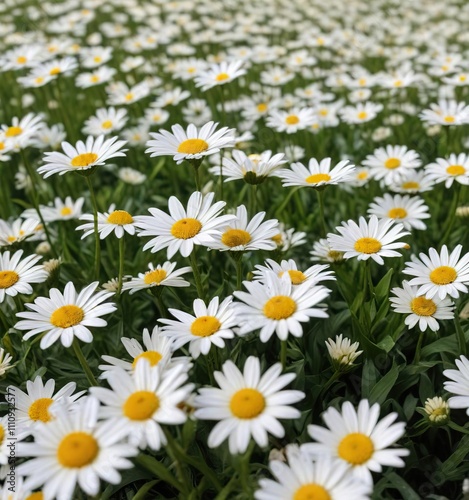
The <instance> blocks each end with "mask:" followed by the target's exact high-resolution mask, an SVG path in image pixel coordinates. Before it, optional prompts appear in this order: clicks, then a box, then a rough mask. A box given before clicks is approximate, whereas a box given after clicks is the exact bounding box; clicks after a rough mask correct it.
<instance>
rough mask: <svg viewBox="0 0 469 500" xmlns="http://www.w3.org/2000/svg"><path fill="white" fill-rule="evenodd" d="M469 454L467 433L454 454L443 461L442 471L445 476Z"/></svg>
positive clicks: (468, 436)
mask: <svg viewBox="0 0 469 500" xmlns="http://www.w3.org/2000/svg"><path fill="white" fill-rule="evenodd" d="M468 454H469V435H468V434H466V435H465V436H463V437H462V438H461V440H460V441H459V445H458V447H457V448H456V450H454V451H453V453H452V455H451V456H450V457H449V458H448V460H446V461H445V462H443V464H442V465H441V468H440V471H441V472H442V474H443V475H444V476H446V475H448V474H449V473H450V472H452V471H453V470H454V469H456V467H457V466H458V465H459V464H460V463H461V462H462V461H463V460H465V459H466V457H467V455H468Z"/></svg>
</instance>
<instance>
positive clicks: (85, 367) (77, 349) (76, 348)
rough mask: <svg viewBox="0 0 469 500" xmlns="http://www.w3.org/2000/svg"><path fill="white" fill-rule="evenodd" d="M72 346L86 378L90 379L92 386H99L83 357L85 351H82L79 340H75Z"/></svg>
mask: <svg viewBox="0 0 469 500" xmlns="http://www.w3.org/2000/svg"><path fill="white" fill-rule="evenodd" d="M72 345H73V351H74V352H75V356H76V357H77V359H78V361H79V362H80V365H81V367H82V368H83V371H84V372H85V375H86V378H87V379H88V382H89V384H90V386H97V385H98V382H96V379H95V378H94V375H93V372H92V371H91V369H90V367H89V365H88V363H87V361H86V359H85V356H84V355H83V351H82V350H81V347H80V344H79V343H78V340H77V339H76V338H74V339H73V343H72Z"/></svg>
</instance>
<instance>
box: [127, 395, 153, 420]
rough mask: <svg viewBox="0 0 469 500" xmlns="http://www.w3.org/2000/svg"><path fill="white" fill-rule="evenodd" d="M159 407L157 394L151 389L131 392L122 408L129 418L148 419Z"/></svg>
mask: <svg viewBox="0 0 469 500" xmlns="http://www.w3.org/2000/svg"><path fill="white" fill-rule="evenodd" d="M159 407H160V400H159V398H158V396H157V395H156V394H155V393H154V392H151V391H137V392H134V393H133V394H131V395H130V396H129V397H128V398H127V400H126V402H125V403H124V406H123V408H122V410H123V412H124V415H125V416H126V417H127V418H130V420H148V419H149V418H151V416H152V415H153V414H154V413H155V411H156V410H158V408H159Z"/></svg>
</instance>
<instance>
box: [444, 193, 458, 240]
mask: <svg viewBox="0 0 469 500" xmlns="http://www.w3.org/2000/svg"><path fill="white" fill-rule="evenodd" d="M460 192H461V187H460V186H459V185H457V184H456V185H455V193H454V196H453V202H452V203H451V207H450V209H449V215H448V218H447V219H446V223H445V226H446V231H445V232H444V234H443V237H442V238H441V243H440V245H444V244H445V243H447V242H448V238H449V236H450V234H451V229H453V225H454V221H455V220H456V210H457V208H458V203H459V194H460Z"/></svg>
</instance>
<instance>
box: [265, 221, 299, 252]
mask: <svg viewBox="0 0 469 500" xmlns="http://www.w3.org/2000/svg"><path fill="white" fill-rule="evenodd" d="M279 229H280V232H279V233H278V234H276V235H275V236H274V237H273V238H272V239H273V240H274V241H275V244H276V245H277V248H278V249H279V250H281V251H282V252H286V251H287V250H290V248H294V247H298V246H300V245H304V244H305V243H306V233H305V232H303V231H296V230H295V228H293V227H290V228H287V227H285V224H283V223H282V222H280V224H279Z"/></svg>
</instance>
